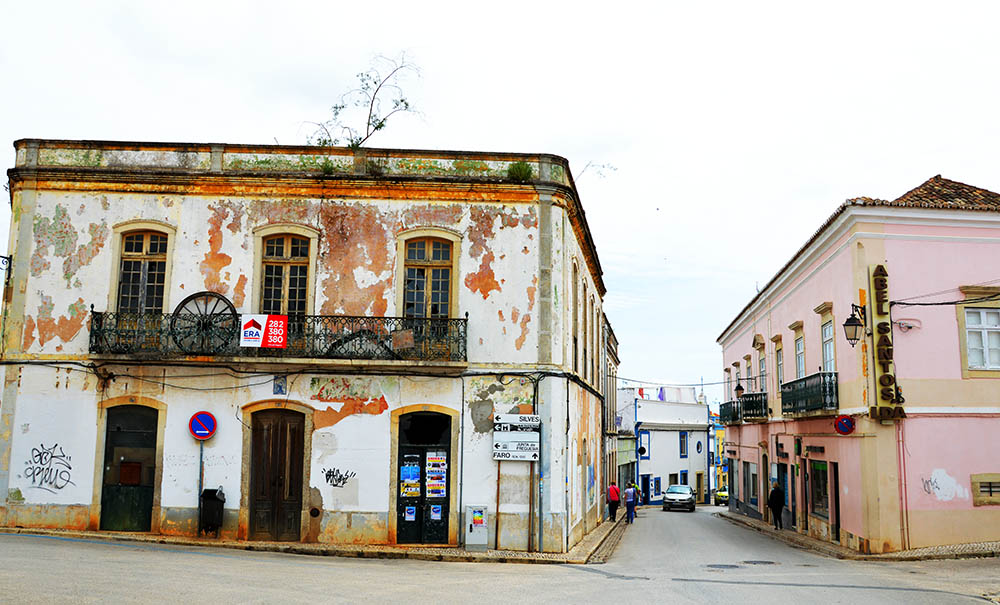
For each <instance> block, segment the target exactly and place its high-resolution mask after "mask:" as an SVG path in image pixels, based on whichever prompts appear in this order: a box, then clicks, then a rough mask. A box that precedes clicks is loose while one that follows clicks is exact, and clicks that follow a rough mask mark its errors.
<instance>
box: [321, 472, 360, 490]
mask: <svg viewBox="0 0 1000 605" xmlns="http://www.w3.org/2000/svg"><path fill="white" fill-rule="evenodd" d="M356 476H357V474H356V473H355V472H354V471H346V472H344V471H341V470H340V469H338V468H336V467H335V468H330V469H325V468H324V469H323V477H324V478H325V479H326V482H327V483H328V484H330V485H331V486H333V487H344V486H345V485H347V481H348V480H349V479H351V478H352V477H356Z"/></svg>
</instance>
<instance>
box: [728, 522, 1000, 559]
mask: <svg viewBox="0 0 1000 605" xmlns="http://www.w3.org/2000/svg"><path fill="white" fill-rule="evenodd" d="M714 514H715V516H716V517H719V518H721V519H725V520H726V521H729V522H730V523H732V524H734V525H742V526H743V527H746V528H749V529H752V530H754V531H756V532H758V533H761V534H764V535H766V536H769V537H771V538H773V539H775V540H780V541H782V542H784V543H786V544H789V545H790V546H795V547H797V548H802V549H805V550H811V551H813V552H816V553H819V554H821V555H825V556H828V557H833V558H836V559H845V560H850V561H882V562H896V561H935V560H946V559H985V558H991V557H1000V547H997V548H986V549H984V550H980V551H970V552H943V553H918V552H908V551H899V552H894V553H885V554H877V555H866V554H864V553H859V552H856V551H853V550H848V549H847V548H844V547H842V546H838V545H834V544H828V543H826V542H822V541H820V540H817V539H815V538H811V537H808V536H804V535H802V534H799V533H792V532H791V531H784V530H782V531H779V530H773V529H771V528H770V526H767V524H765V523H763V522H758V521H756V520H754V519H751V518H749V517H745V516H743V515H738V514H733V513H730V512H720V513H714Z"/></svg>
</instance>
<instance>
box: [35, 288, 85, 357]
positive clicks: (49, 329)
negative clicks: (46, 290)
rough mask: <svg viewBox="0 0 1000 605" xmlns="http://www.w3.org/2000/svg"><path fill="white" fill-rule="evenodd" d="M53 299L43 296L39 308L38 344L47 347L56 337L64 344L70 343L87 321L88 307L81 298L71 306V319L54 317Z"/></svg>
mask: <svg viewBox="0 0 1000 605" xmlns="http://www.w3.org/2000/svg"><path fill="white" fill-rule="evenodd" d="M53 308H54V305H53V304H52V297H50V296H45V295H42V304H41V305H40V306H39V307H38V320H37V322H36V323H37V325H38V344H39V345H41V346H45V343H46V342H48V341H50V340H52V339H53V338H55V337H56V336H58V337H59V339H60V340H62V341H63V342H69V341H71V340H73V338H74V337H75V336H76V335H77V333H79V332H80V330H81V329H82V328H83V324H84V323H85V322H86V319H87V305H85V304H84V302H83V299H82V298H79V299H77V301H76V302H75V303H73V304H72V305H70V306H69V317H66V316H60V317H59V318H58V319H54V318H53V317H52V310H53Z"/></svg>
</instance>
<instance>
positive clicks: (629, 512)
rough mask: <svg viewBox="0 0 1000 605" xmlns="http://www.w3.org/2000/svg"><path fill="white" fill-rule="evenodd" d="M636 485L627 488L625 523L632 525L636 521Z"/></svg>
mask: <svg viewBox="0 0 1000 605" xmlns="http://www.w3.org/2000/svg"><path fill="white" fill-rule="evenodd" d="M636 496H637V490H636V489H635V484H634V483H633V484H632V485H629V486H628V487H627V488H625V523H628V524H631V523H632V521H633V520H634V519H635V501H636V500H637V497H636Z"/></svg>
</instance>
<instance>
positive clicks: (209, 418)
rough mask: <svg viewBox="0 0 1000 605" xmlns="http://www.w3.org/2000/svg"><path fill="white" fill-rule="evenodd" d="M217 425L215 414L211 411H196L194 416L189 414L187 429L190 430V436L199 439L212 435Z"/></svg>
mask: <svg viewBox="0 0 1000 605" xmlns="http://www.w3.org/2000/svg"><path fill="white" fill-rule="evenodd" d="M217 426H218V425H217V424H216V422H215V416H213V415H212V414H211V412H198V413H196V414H195V415H194V416H191V421H190V422H188V430H190V431H191V436H192V437H194V438H195V439H197V440H199V441H205V440H206V439H211V438H212V435H214V434H215V429H216V427H217Z"/></svg>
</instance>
